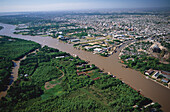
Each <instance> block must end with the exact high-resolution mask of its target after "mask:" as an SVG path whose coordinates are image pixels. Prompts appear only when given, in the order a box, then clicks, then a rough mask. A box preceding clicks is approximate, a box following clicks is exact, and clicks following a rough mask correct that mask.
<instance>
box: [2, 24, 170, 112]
mask: <svg viewBox="0 0 170 112" xmlns="http://www.w3.org/2000/svg"><path fill="white" fill-rule="evenodd" d="M0 26H3V27H4V29H2V30H0V35H6V36H11V37H16V38H21V39H25V40H32V41H35V42H37V43H39V44H41V45H47V46H49V47H53V48H57V49H59V50H61V51H64V52H67V53H70V54H77V55H78V56H79V57H80V58H81V59H83V60H86V61H90V64H95V65H96V66H98V67H99V68H100V69H104V72H111V73H112V74H113V75H115V76H116V77H117V78H119V79H121V80H122V81H124V82H125V83H126V84H128V85H130V86H131V87H133V88H134V89H136V90H140V91H141V94H142V95H144V96H145V97H148V98H150V99H152V100H153V101H154V102H158V103H159V104H161V106H162V110H163V111H165V112H169V110H170V107H169V104H170V89H168V88H165V87H163V86H161V85H159V84H157V83H155V82H153V81H151V80H149V79H146V78H145V76H144V75H143V74H141V73H140V72H138V71H135V70H133V69H129V68H127V69H126V68H122V64H121V63H119V62H118V61H119V60H118V55H119V53H120V51H119V50H118V52H117V53H115V54H113V55H111V56H110V57H101V56H99V55H94V54H92V53H91V52H86V51H82V50H77V49H75V48H73V46H72V45H70V44H66V43H62V42H59V41H58V40H57V39H53V38H51V37H41V36H26V35H17V34H13V31H15V28H16V26H14V25H8V24H2V23H0Z"/></svg>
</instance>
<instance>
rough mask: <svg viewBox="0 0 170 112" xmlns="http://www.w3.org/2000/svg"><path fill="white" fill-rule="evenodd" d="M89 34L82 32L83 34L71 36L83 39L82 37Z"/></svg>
mask: <svg viewBox="0 0 170 112" xmlns="http://www.w3.org/2000/svg"><path fill="white" fill-rule="evenodd" d="M87 35H88V34H87V33H86V32H82V33H77V34H73V35H70V36H76V37H79V38H80V39H81V38H82V36H87Z"/></svg>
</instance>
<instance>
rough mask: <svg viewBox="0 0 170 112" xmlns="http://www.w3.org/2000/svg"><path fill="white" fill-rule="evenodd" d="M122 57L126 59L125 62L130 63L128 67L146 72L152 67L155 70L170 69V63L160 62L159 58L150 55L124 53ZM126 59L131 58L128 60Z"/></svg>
mask: <svg viewBox="0 0 170 112" xmlns="http://www.w3.org/2000/svg"><path fill="white" fill-rule="evenodd" d="M130 58H131V59H130ZM121 59H122V60H123V61H125V64H126V65H128V67H131V68H134V69H136V70H140V71H141V72H144V71H145V70H148V69H150V68H152V69H154V70H164V71H170V64H163V63H160V62H159V59H156V58H154V57H148V56H143V55H140V56H137V55H133V56H130V55H124V56H122V57H121ZM126 59H129V60H127V61H126Z"/></svg>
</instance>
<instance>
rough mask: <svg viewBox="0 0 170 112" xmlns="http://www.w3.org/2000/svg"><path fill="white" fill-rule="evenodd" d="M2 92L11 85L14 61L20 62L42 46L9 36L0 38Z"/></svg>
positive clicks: (0, 84)
mask: <svg viewBox="0 0 170 112" xmlns="http://www.w3.org/2000/svg"><path fill="white" fill-rule="evenodd" d="M0 37H1V38H0V46H1V47H0V91H2V90H4V89H5V88H6V85H8V84H9V77H10V76H11V69H12V67H13V66H14V65H13V63H12V60H18V59H20V58H22V57H23V56H25V55H26V54H28V53H29V52H31V51H34V50H35V49H37V48H40V45H39V44H37V43H35V42H32V41H26V40H21V39H16V38H11V37H7V36H0Z"/></svg>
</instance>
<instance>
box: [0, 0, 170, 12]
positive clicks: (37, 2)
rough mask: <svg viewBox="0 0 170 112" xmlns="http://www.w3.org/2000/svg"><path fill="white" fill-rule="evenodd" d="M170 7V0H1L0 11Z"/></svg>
mask: <svg viewBox="0 0 170 112" xmlns="http://www.w3.org/2000/svg"><path fill="white" fill-rule="evenodd" d="M152 7H170V0H0V12H25V11H61V10H80V9H83V10H84V9H103V8H105V9H106V8H152Z"/></svg>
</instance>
